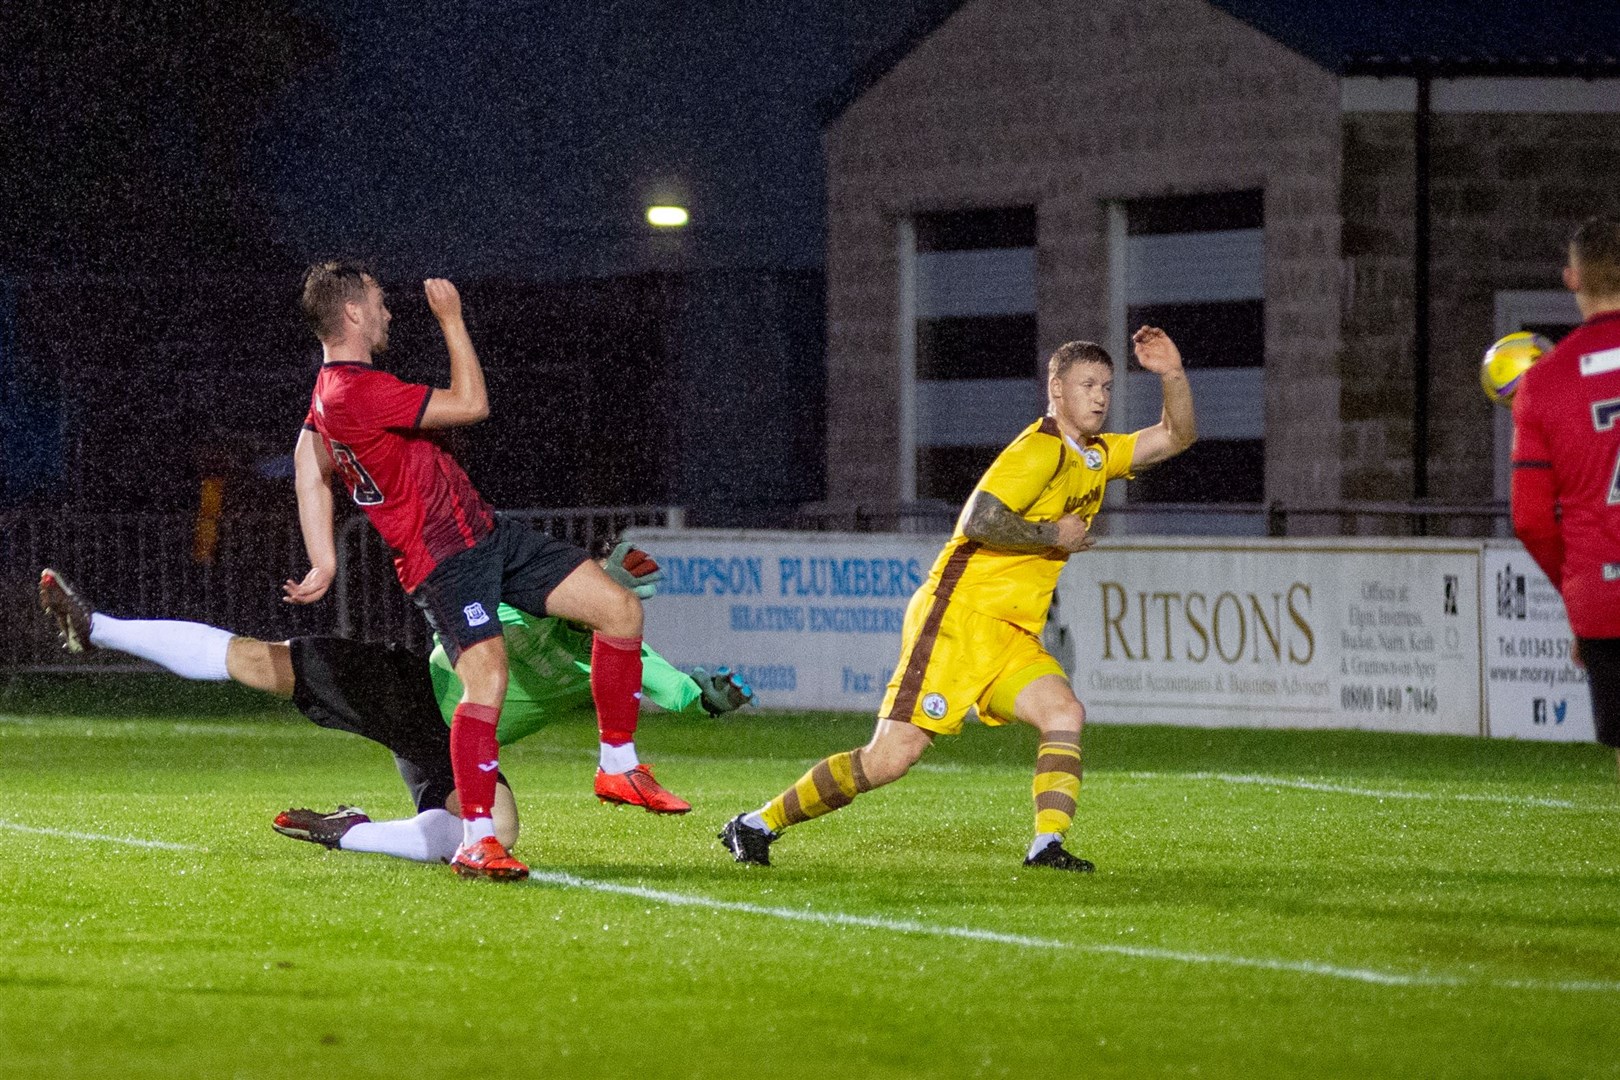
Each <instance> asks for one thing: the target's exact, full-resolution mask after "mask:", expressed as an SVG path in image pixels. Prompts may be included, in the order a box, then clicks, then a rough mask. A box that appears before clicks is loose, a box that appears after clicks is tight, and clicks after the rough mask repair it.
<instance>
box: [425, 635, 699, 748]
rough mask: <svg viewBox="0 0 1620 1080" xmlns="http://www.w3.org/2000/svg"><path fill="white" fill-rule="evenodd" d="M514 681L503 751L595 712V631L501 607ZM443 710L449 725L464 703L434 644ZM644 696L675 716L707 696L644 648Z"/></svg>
mask: <svg viewBox="0 0 1620 1080" xmlns="http://www.w3.org/2000/svg"><path fill="white" fill-rule="evenodd" d="M497 610H498V613H499V617H500V620H501V625H502V627H503V629H504V630H505V636H506V663H507V668H508V671H509V675H508V678H507V683H506V700H505V701H503V702H502V703H501V720H500V723H499V724H498V725H497V726H496V728H495V738H496V739H497V740H499V742H500V744H501V745H502V746H505V745H507V744H508V743H514V742H517V741H518V740H519V739H523V738H527V737H528V736H530V735H533V734H534V733H535V732H536V731H539V730H540V729H541V728H543V727H545V726H546V725H547V724H549V723H551V721H553V720H556V719H558V718H559V717H563V716H568V715H570V714H571V713H582V714H586V715H594V714H595V706H594V705H593V704H592V702H591V635H590V631H588V630H585V629H583V628H582V627H580V626H578V625H577V624H574V623H569V622H565V621H564V620H562V619H537V618H535V617H534V616H532V615H529V614H527V613H525V612H522V611H519V610H518V609H517V608H514V607H509V606H507V605H506V604H502V605H501V606H500V607H499V608H498V609H497ZM428 670H429V671H430V672H432V675H433V692H434V693H435V694H436V695H437V696H438V699H439V712H441V713H442V714H444V722H445V723H447V724H448V723H449V722H450V719H451V717H452V716H453V715H454V714H455V711H456V706H457V705H459V704H460V703H461V680H460V679H458V678H456V673H455V669H454V668H452V667H451V666H450V657H449V656H447V655H446V654H445V651H444V646H443V645H440V644H438V643H437V642H435V644H434V648H433V655H432V656H430V657H428ZM641 690H642V693H643V694H644V695H645V697H646V698H647V700H649V701H652V702H654V703H655V704H657V705H660V706H662V707H663V708H665V709H669V710H671V711H672V712H684V711H687V710H689V709H690V710H701V708H702V706H701V705H699V704H698V701H699V699H700V698H702V696H703V691H702V690H701V689H700V688H699V687H698V684H697V683H695V682H693V681H692V680H691V678H689V677H688V676H686V675H684V674H682V673H681V672H680V671H679V670H677V669H676V668H675V667H674V666H672V665H671V664H670V662H669V661H668V660H665V659H664V658H663V657H662V656H659V655H658V654H657V653H655V652H653V651H652V650H651V649H649V648H648V647H647V646H646V645H645V644H643V645H642V646H641Z"/></svg>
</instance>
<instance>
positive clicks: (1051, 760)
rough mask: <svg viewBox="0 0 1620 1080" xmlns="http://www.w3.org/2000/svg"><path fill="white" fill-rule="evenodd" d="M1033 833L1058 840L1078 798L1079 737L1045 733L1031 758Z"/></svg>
mask: <svg viewBox="0 0 1620 1080" xmlns="http://www.w3.org/2000/svg"><path fill="white" fill-rule="evenodd" d="M1034 792H1035V832H1036V834H1037V835H1040V834H1043V833H1056V834H1057V835H1059V836H1062V835H1063V834H1064V833H1066V832H1068V831H1069V825H1070V824H1071V823H1073V821H1074V807H1075V799H1076V798H1078V797H1079V795H1080V733H1079V732H1078V731H1049V732H1047V733H1046V737H1045V738H1044V739H1042V740H1041V747H1040V751H1039V753H1038V754H1037V756H1036V758H1035V783H1034Z"/></svg>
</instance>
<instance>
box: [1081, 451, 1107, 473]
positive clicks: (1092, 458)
mask: <svg viewBox="0 0 1620 1080" xmlns="http://www.w3.org/2000/svg"><path fill="white" fill-rule="evenodd" d="M1080 456H1081V457H1083V458H1085V461H1086V468H1088V469H1090V470H1091V471H1092V472H1097V471H1099V470H1100V469H1101V468H1102V451H1101V450H1098V449H1097V448H1096V447H1094V446H1088V447H1086V449H1085V453H1083V454H1081V455H1080Z"/></svg>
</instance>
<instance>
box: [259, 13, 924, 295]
mask: <svg viewBox="0 0 1620 1080" xmlns="http://www.w3.org/2000/svg"><path fill="white" fill-rule="evenodd" d="M308 5H309V7H308V10H310V11H312V12H314V13H316V14H317V16H318V18H319V19H320V21H323V22H325V23H327V25H328V26H330V27H332V28H333V29H334V30H335V31H336V48H335V51H334V53H333V55H332V56H331V57H330V59H328V60H327V61H325V62H323V63H320V64H318V65H316V66H314V67H312V68H310V69H308V70H306V71H304V72H303V73H302V74H301V75H300V76H299V77H298V78H297V79H296V80H295V81H294V82H293V84H292V85H291V87H290V88H289V89H288V90H287V91H286V92H285V93H283V94H282V95H281V96H280V98H279V99H278V100H277V101H276V103H275V105H274V107H273V109H272V110H271V111H270V112H269V113H268V115H267V117H266V119H265V120H264V121H263V123H262V124H261V125H260V127H259V129H258V130H257V131H256V132H255V134H254V136H253V138H252V141H251V144H250V150H249V166H248V169H249V174H250V176H252V177H253V178H254V182H255V184H256V185H257V186H259V187H260V188H261V189H262V190H263V191H265V192H270V193H272V194H271V196H270V208H271V215H272V221H273V228H274V230H275V232H276V233H277V235H278V236H279V237H280V238H281V239H283V240H284V241H286V242H288V243H289V244H290V245H291V246H292V247H293V248H295V249H297V250H301V251H313V250H322V249H333V248H344V249H357V250H365V251H368V252H372V253H374V254H375V256H376V257H377V258H378V259H379V261H381V262H383V263H385V264H387V263H396V262H398V263H409V264H413V265H416V266H418V267H420V268H423V269H428V268H432V269H436V270H438V271H442V272H446V273H464V272H466V271H468V270H480V271H500V272H511V273H517V274H521V275H524V276H530V275H538V276H554V275H557V276H572V275H574V274H577V273H602V272H613V271H616V270H624V269H634V268H636V267H637V265H638V264H640V263H642V262H643V261H644V260H645V258H646V252H645V251H643V250H642V248H643V246H644V244H645V234H646V232H647V230H646V228H645V226H644V225H643V224H642V221H641V213H642V209H643V207H644V206H645V204H646V200H647V199H649V198H651V197H654V196H657V195H660V194H663V193H665V192H667V193H668V195H669V196H673V197H677V198H681V199H684V200H685V201H686V202H687V204H688V205H689V206H690V208H691V210H692V213H693V226H692V227H691V229H690V230H689V231H688V234H687V235H686V238H685V241H684V242H685V243H687V244H689V245H692V250H691V251H690V252H689V253H688V258H689V259H694V260H696V261H697V262H698V263H715V262H718V263H724V264H727V265H733V266H736V265H814V264H816V263H818V262H819V260H820V245H821V236H822V216H823V215H822V205H821V203H822V193H823V182H822V175H821V151H820V145H819V121H818V117H817V112H816V106H817V104H818V102H819V101H821V100H822V99H823V98H825V97H826V96H827V95H828V94H829V93H830V92H831V91H833V90H834V89H835V88H836V87H837V86H838V85H839V84H840V83H842V82H843V81H844V80H846V79H847V78H848V77H849V76H850V74H851V72H852V71H853V70H854V69H855V67H856V65H857V64H859V63H860V62H861V61H863V60H864V59H866V58H867V57H869V56H870V55H872V54H873V53H875V52H876V51H877V50H879V49H880V48H882V47H883V46H884V45H886V44H888V43H890V42H891V41H893V40H895V38H896V37H897V35H899V34H902V33H904V30H905V28H906V26H907V25H908V22H909V20H910V19H911V18H912V17H914V16H915V14H916V13H917V12H919V11H921V10H923V9H926V8H928V7H930V6H936V5H931V4H929V3H928V2H927V0H899V2H885V3H872V2H870V0H818V2H816V3H786V2H776V3H771V2H766V3H749V4H717V5H700V4H691V3H674V2H663V3H646V2H627V0H482V2H481V3H478V4H463V3H449V2H419V3H403V4H402V3H387V2H382V0H328V2H325V3H321V2H319V0H308Z"/></svg>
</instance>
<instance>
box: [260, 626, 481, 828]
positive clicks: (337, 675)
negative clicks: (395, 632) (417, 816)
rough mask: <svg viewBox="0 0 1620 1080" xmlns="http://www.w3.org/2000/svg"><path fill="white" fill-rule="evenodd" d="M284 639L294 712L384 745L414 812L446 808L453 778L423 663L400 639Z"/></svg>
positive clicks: (446, 735) (446, 738)
mask: <svg viewBox="0 0 1620 1080" xmlns="http://www.w3.org/2000/svg"><path fill="white" fill-rule="evenodd" d="M288 646H289V647H290V648H291V650H292V669H293V704H294V705H296V706H297V707H298V711H299V712H301V713H303V714H304V715H305V716H307V717H309V718H310V719H311V720H313V721H314V722H315V723H317V724H319V725H320V726H321V727H324V728H331V729H333V730H335V731H348V732H352V733H353V734H355V735H359V736H360V737H362V738H366V739H370V740H371V741H372V742H376V743H381V744H382V745H383V746H386V747H387V748H388V749H389V750H390V751H392V752H393V755H394V763H395V764H396V765H397V766H398V767H399V775H400V777H401V778H402V779H403V780H404V781H405V786H406V787H407V788H409V789H410V791H411V798H412V799H413V800H414V801H415V803H416V812H417V813H421V812H422V811H424V810H436V809H443V808H444V804H445V800H446V799H448V798H449V797H450V793H451V792H452V791H454V790H456V778H455V774H454V773H453V772H452V771H451V769H450V727H449V725H448V724H446V723H445V722H444V717H443V716H442V715H441V714H440V712H439V703H438V698H437V697H436V696H435V695H434V693H433V677H432V675H431V674H430V673H429V669H428V662H427V661H426V660H424V659H423V658H422V657H420V656H417V655H416V654H415V653H413V652H411V651H410V650H409V649H407V648H405V647H404V646H403V645H394V644H383V643H380V642H374V641H353V640H351V639H349V638H338V637H297V638H293V639H292V640H291V641H290V642H288ZM495 775H496V778H497V779H498V780H499V781H500V782H501V783H503V784H505V783H506V777H504V776H502V775H501V774H500V773H496V774H495ZM507 786H508V787H510V786H511V785H510V784H508V785H507Z"/></svg>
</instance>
